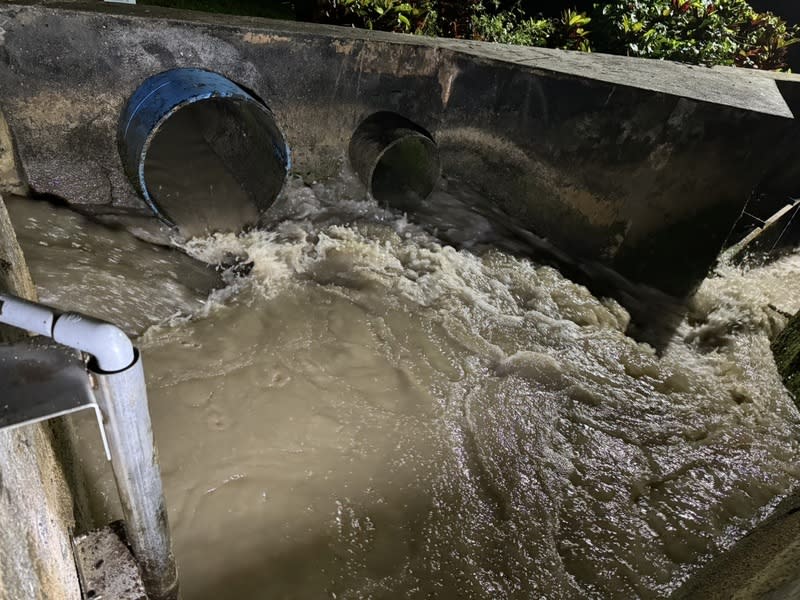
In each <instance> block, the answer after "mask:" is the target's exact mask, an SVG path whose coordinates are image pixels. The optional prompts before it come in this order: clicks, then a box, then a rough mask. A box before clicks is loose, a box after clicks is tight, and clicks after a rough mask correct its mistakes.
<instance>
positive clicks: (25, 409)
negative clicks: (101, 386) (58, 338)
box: [0, 338, 96, 429]
mask: <svg viewBox="0 0 800 600" xmlns="http://www.w3.org/2000/svg"><path fill="white" fill-rule="evenodd" d="M95 407H96V404H95V400H94V394H93V393H92V387H91V381H90V379H89V374H88V373H87V371H86V368H85V367H84V364H83V360H82V359H81V356H80V354H79V353H77V352H76V351H75V350H70V349H69V348H65V347H64V346H61V345H59V344H56V343H54V342H51V341H49V340H46V339H44V338H32V339H31V340H30V341H25V342H23V343H21V344H14V345H10V346H0V429H6V428H9V427H19V426H21V425H26V424H28V423H36V422H38V421H44V420H46V419H51V418H53V417H58V416H61V415H66V414H69V413H73V412H75V411H78V410H82V409H85V408H95Z"/></svg>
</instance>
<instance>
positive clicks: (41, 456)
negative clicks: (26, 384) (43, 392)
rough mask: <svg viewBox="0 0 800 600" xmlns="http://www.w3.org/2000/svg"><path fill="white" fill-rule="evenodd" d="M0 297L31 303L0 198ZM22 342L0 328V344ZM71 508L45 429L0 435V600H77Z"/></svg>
mask: <svg viewBox="0 0 800 600" xmlns="http://www.w3.org/2000/svg"><path fill="white" fill-rule="evenodd" d="M0 119H2V116H1V115H0ZM0 291H5V292H9V293H13V294H15V295H18V296H21V297H26V298H29V299H34V298H35V288H34V287H33V282H32V281H31V278H30V274H29V273H28V270H27V267H26V265H25V262H24V259H23V256H22V252H21V250H20V248H19V245H18V243H17V239H16V236H15V234H14V230H13V229H12V227H11V221H10V220H9V218H8V213H7V212H6V207H5V204H4V203H3V200H2V198H0ZM22 335H24V334H22V333H21V332H19V331H16V330H13V329H10V328H0V343H8V342H12V341H15V340H18V339H19V338H20V337H21V336H22ZM72 509H73V507H72V500H71V496H70V493H69V490H68V489H67V485H66V482H65V477H64V473H63V471H62V469H61V467H60V464H59V461H58V457H57V454H56V451H55V449H54V445H53V440H52V437H51V435H50V429H49V427H48V426H47V425H41V424H39V425H28V426H25V427H21V428H18V429H14V430H11V431H9V430H4V431H0V599H2V600H21V599H26V600H27V599H37V600H53V599H56V598H57V599H59V600H79V598H80V586H79V584H78V576H77V573H76V569H75V562H74V559H73V556H72V547H71V541H70V538H71V531H70V530H71V529H72V527H73V524H74V520H73V513H72Z"/></svg>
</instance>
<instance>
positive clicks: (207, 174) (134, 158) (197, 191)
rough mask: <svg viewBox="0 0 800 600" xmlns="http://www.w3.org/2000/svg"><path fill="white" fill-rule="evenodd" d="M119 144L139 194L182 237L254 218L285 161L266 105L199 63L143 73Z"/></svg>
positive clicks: (280, 178) (269, 199) (277, 186)
mask: <svg viewBox="0 0 800 600" xmlns="http://www.w3.org/2000/svg"><path fill="white" fill-rule="evenodd" d="M118 146H119V151H120V156H121V158H122V164H123V166H124V168H125V172H126V173H127V175H128V177H129V179H130V180H131V182H132V183H133V185H134V187H135V188H136V189H137V191H138V192H139V193H140V194H141V196H142V198H143V199H144V201H145V202H146V203H147V205H148V206H149V207H150V209H151V210H152V211H153V213H154V214H155V215H156V216H158V217H159V218H160V219H161V220H162V221H164V222H166V223H167V224H169V225H171V226H174V227H177V228H178V229H179V230H180V231H181V233H183V234H184V235H185V236H186V237H190V236H194V235H201V234H205V233H210V232H214V231H238V230H240V229H241V228H242V227H244V226H246V225H252V224H255V223H256V222H257V221H258V217H259V215H260V213H263V212H264V211H265V210H267V209H268V208H269V207H270V206H271V205H272V203H273V202H274V201H275V199H276V198H277V196H278V194H279V193H280V191H281V189H282V187H283V184H284V182H285V180H286V177H287V174H288V172H289V169H290V168H291V155H290V152H289V148H288V146H287V145H286V141H285V139H284V137H283V134H282V133H281V131H280V129H279V127H278V125H277V123H276V122H275V117H274V115H273V114H272V112H271V111H270V109H269V108H268V107H267V106H266V105H265V104H264V103H263V102H262V101H261V100H259V99H258V98H256V97H255V96H254V95H253V94H252V93H250V92H249V91H246V90H245V89H244V88H242V87H241V86H239V85H237V84H236V83H234V82H233V81H231V80H230V79H227V78H226V77H223V76H222V75H220V74H219V73H214V72H212V71H206V70H204V69H195V68H180V69H172V70H170V71H165V72H163V73H159V74H157V75H153V76H152V77H149V78H148V79H146V80H145V81H144V82H143V83H142V84H141V85H140V86H139V88H138V89H137V90H136V91H135V92H134V93H133V95H132V96H131V97H130V99H129V100H128V103H127V105H126V106H125V108H124V109H123V112H122V115H121V117H120V121H119V130H118Z"/></svg>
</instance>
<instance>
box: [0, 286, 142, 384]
mask: <svg viewBox="0 0 800 600" xmlns="http://www.w3.org/2000/svg"><path fill="white" fill-rule="evenodd" d="M0 323H5V324H6V325H12V326H14V327H18V328H20V329H25V330H26V331H30V332H32V333H36V334H39V335H43V336H46V337H49V338H53V339H54V340H55V341H57V342H58V343H59V344H64V345H65V346H69V347H70V348H77V349H78V350H82V351H83V352H86V353H88V354H91V355H92V356H94V358H95V360H97V366H98V367H99V368H100V370H101V371H104V372H106V373H114V372H116V371H122V370H123V369H127V368H128V367H129V366H131V365H132V364H133V361H134V358H135V356H134V352H133V344H132V343H131V341H130V339H128V336H127V335H125V332H124V331H122V330H121V329H120V328H119V327H117V326H116V325H112V324H111V323H106V322H105V321H99V320H97V319H93V318H91V317H86V316H84V315H79V314H77V313H64V314H57V313H56V312H55V311H54V310H53V309H51V308H48V307H46V306H42V305H40V304H35V303H33V302H28V301H27V300H23V299H22V298H17V297H16V296H9V295H8V294H0Z"/></svg>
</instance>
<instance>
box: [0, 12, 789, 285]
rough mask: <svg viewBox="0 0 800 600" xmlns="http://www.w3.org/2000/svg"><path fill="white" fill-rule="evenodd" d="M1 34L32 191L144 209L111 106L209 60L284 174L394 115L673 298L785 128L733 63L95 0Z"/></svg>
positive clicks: (1, 21)
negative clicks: (244, 99) (286, 154)
mask: <svg viewBox="0 0 800 600" xmlns="http://www.w3.org/2000/svg"><path fill="white" fill-rule="evenodd" d="M0 32H1V35H0V107H2V108H3V109H4V110H5V111H6V114H7V117H8V120H9V124H10V126H11V129H12V132H13V134H14V136H15V137H16V140H17V144H18V151H19V156H20V159H21V163H22V166H23V170H24V173H25V176H26V177H27V181H28V183H29V184H30V186H31V188H32V189H33V190H34V191H36V192H38V193H42V194H54V195H57V196H59V197H61V198H64V199H66V200H67V201H68V202H70V203H72V204H76V205H87V204H93V205H113V207H114V208H115V209H116V208H118V207H143V204H142V202H141V200H140V199H139V198H138V196H137V195H136V193H135V191H134V189H133V187H132V186H131V184H130V183H129V182H128V180H127V179H126V177H125V175H124V173H123V170H122V166H121V162H120V158H119V155H118V151H117V140H116V128H117V122H118V119H119V115H120V113H121V110H122V108H123V106H124V104H125V102H126V101H127V99H128V98H129V97H130V95H131V94H132V93H133V91H134V90H135V89H136V87H137V86H138V85H139V84H140V83H141V82H142V81H143V80H144V79H145V78H147V77H148V76H150V75H153V74H155V73H158V72H161V71H164V70H166V69H170V68H174V67H203V68H206V69H210V70H214V71H217V72H219V73H221V74H223V75H225V76H226V77H228V78H230V79H232V80H233V81H235V82H237V83H239V84H241V85H243V86H244V87H246V88H247V89H249V90H252V91H253V92H255V93H256V94H257V95H258V96H260V97H261V98H263V100H264V101H265V102H266V103H267V104H268V105H269V106H270V108H271V109H272V110H273V111H274V113H275V115H276V118H277V121H278V124H279V125H280V126H281V127H282V129H283V131H284V133H285V135H286V138H287V141H288V143H289V145H290V147H291V148H292V151H293V156H294V172H295V173H298V174H301V175H304V176H308V177H310V178H313V179H317V180H319V179H324V178H326V177H330V176H333V175H335V174H336V173H337V172H338V171H339V170H340V168H341V165H342V163H343V161H344V160H345V156H346V152H347V145H348V141H349V139H350V136H351V134H352V132H353V130H354V129H355V128H356V127H357V125H358V124H359V123H360V122H361V120H363V119H364V118H365V117H367V116H369V115H370V114H372V113H374V112H376V111H392V112H396V113H399V114H401V115H403V116H404V117H406V118H408V119H410V120H412V121H413V122H415V123H417V124H418V125H419V126H421V127H423V128H425V129H426V130H428V131H430V132H431V133H432V134H433V136H434V138H435V139H436V141H437V142H438V143H439V146H440V150H441V157H442V161H443V171H444V174H445V175H446V176H448V177H452V178H456V179H460V180H462V181H464V182H466V183H467V184H469V185H470V186H472V187H474V188H477V189H478V190H479V191H481V192H482V193H483V194H484V195H485V197H486V198H487V202H488V204H489V206H488V208H489V209H492V210H496V209H499V210H500V211H501V212H502V213H503V214H505V215H507V216H508V217H509V218H510V219H511V220H512V221H513V222H514V223H515V224H517V225H519V226H520V227H521V228H523V229H525V230H527V231H530V232H532V233H534V234H535V235H537V236H539V237H540V238H543V239H544V240H545V241H546V244H549V245H553V246H555V247H556V248H557V249H558V250H559V251H562V252H564V253H566V254H567V255H569V256H570V257H574V258H575V259H576V260H577V261H579V262H581V263H583V264H590V265H595V266H597V267H598V268H597V269H594V271H595V272H603V270H604V269H606V268H610V269H612V270H613V271H614V272H615V273H618V274H621V275H622V276H624V277H625V278H626V279H627V280H629V281H630V282H632V283H633V284H635V285H641V286H645V287H651V288H655V289H656V290H660V291H662V292H665V293H666V294H669V295H671V296H674V297H677V298H682V297H684V296H685V295H687V294H688V293H690V292H691V291H693V290H694V289H695V287H696V286H697V285H698V283H699V282H700V281H701V280H702V279H703V277H704V276H705V275H706V273H707V271H708V269H709V267H710V265H711V264H712V263H713V261H714V259H715V258H716V256H717V254H718V252H719V250H720V248H721V247H722V245H723V243H724V241H725V239H726V236H727V235H728V233H729V231H730V229H731V227H732V225H733V224H734V222H735V221H736V220H737V218H738V217H739V215H740V214H741V211H742V208H743V207H744V205H745V203H746V202H747V200H748V198H749V196H750V194H751V192H752V190H753V189H754V188H755V187H756V185H757V184H758V183H759V181H760V180H761V179H762V176H763V174H764V173H765V171H766V170H767V169H768V168H769V166H770V165H771V164H774V162H775V160H774V158H775V153H776V148H778V147H779V146H780V145H781V143H783V142H784V140H785V139H786V137H787V135H788V133H787V132H788V131H789V129H790V128H791V126H792V125H793V123H794V118H793V114H792V111H791V110H790V108H789V106H788V105H787V103H786V101H785V100H784V97H783V95H782V94H781V91H780V90H779V89H778V86H777V85H776V83H775V81H774V80H773V78H771V77H769V76H764V75H761V74H756V73H752V72H748V71H745V70H736V69H731V68H714V69H710V68H705V67H691V66H685V65H678V64H674V63H667V62H661V61H652V60H643V59H628V58H624V57H615V56H606V55H595V54H583V53H572V52H564V51H558V50H545V49H535V48H520V47H509V46H501V45H494V44H484V43H479V42H466V41H458V40H440V39H433V38H421V37H415V36H403V35H394V34H384V33H378V32H368V31H359V30H352V29H344V28H337V27H326V26H317V25H308V24H300V23H289V22H273V21H267V20H261V19H250V18H237V17H219V16H214V15H205V14H199V13H186V12H176V11H169V10H166V9H160V8H155V7H144V6H126V5H102V4H101V3H86V4H81V3H76V2H71V3H62V4H59V3H53V2H45V3H39V2H29V3H27V4H25V3H23V4H14V3H5V4H0ZM798 81H800V78H797V77H794V78H793V77H789V78H788V80H787V81H783V82H782V84H783V85H785V86H788V87H792V86H797V85H798Z"/></svg>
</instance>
